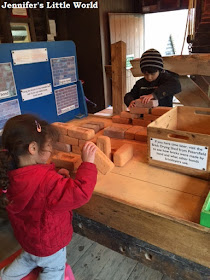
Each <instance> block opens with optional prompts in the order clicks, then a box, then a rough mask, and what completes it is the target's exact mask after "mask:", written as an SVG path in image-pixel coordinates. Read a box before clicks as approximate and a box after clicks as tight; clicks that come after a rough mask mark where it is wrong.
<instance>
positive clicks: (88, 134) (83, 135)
mask: <svg viewBox="0 0 210 280" xmlns="http://www.w3.org/2000/svg"><path fill="white" fill-rule="evenodd" d="M68 136H70V137H73V138H77V139H83V140H90V139H92V138H93V137H94V136H95V131H94V130H93V129H88V128H84V127H78V126H74V127H70V128H69V129H68Z"/></svg>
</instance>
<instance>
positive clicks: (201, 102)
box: [175, 76, 210, 108]
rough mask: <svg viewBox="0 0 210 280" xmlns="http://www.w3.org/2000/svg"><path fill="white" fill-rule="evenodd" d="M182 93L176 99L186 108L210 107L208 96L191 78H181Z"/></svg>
mask: <svg viewBox="0 0 210 280" xmlns="http://www.w3.org/2000/svg"><path fill="white" fill-rule="evenodd" d="M179 80H180V82H181V87H182V91H181V92H180V93H178V94H176V95H175V96H176V98H177V99H178V100H179V101H180V102H181V103H182V104H183V105H185V106H196V107H206V108H209V107H210V99H209V97H208V95H207V94H206V93H205V92H203V90H202V89H201V88H200V87H199V86H198V85H197V84H196V83H195V82H194V81H193V80H192V79H190V78H189V77H187V76H186V77H185V76H181V77H180V78H179Z"/></svg>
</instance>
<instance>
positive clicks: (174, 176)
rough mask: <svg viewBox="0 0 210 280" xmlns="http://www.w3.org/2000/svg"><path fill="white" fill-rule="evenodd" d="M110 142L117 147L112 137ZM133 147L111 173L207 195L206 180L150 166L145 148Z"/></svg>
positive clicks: (190, 192)
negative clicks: (132, 152) (121, 165)
mask: <svg viewBox="0 0 210 280" xmlns="http://www.w3.org/2000/svg"><path fill="white" fill-rule="evenodd" d="M111 142H112V147H113V149H117V147H116V145H115V144H114V143H113V139H112V140H111ZM130 142H132V141H130ZM133 142H134V141H133ZM121 145H122V144H121ZM133 147H134V157H133V159H132V160H130V161H129V162H128V163H127V164H126V165H125V166H123V167H121V168H118V167H115V168H114V169H113V170H112V172H111V173H115V174H119V175H122V176H125V177H129V178H133V179H138V180H140V181H142V182H150V183H152V184H154V185H155V186H157V188H159V186H162V187H165V189H166V191H167V190H168V189H172V190H174V191H178V192H179V191H180V192H183V193H187V194H190V195H195V196H199V197H202V198H205V197H206V196H207V193H208V189H209V183H208V181H205V180H201V179H198V178H194V177H189V176H186V175H183V174H180V173H177V172H172V171H169V170H167V169H164V170H163V169H159V168H156V167H152V166H150V165H148V163H147V152H146V151H145V149H144V148H142V147H141V146H140V145H138V144H136V145H133ZM145 148H146V144H145ZM139 170H141V172H139ZM151 174H152V176H151ZM163 178H164V179H163ZM139 200H140V198H139ZM198 216H199V212H198V213H197V217H198Z"/></svg>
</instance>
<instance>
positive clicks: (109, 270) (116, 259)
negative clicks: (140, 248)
mask: <svg viewBox="0 0 210 280" xmlns="http://www.w3.org/2000/svg"><path fill="white" fill-rule="evenodd" d="M110 253H111V254H110V257H109V260H108V261H107V262H106V263H105V265H104V267H103V269H102V270H101V271H100V273H99V274H98V275H95V277H94V280H104V279H114V280H128V277H129V276H130V274H131V273H132V271H133V270H134V268H135V266H136V265H137V261H134V260H132V259H130V258H127V257H125V256H122V255H121V254H119V253H116V252H114V251H111V252H110Z"/></svg>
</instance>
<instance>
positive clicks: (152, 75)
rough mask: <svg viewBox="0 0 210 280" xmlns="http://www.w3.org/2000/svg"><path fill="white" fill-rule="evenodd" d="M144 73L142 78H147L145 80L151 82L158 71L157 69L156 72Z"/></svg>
mask: <svg viewBox="0 0 210 280" xmlns="http://www.w3.org/2000/svg"><path fill="white" fill-rule="evenodd" d="M143 74H144V78H145V80H147V82H150V83H151V82H153V81H155V80H156V79H157V77H158V76H159V74H160V72H159V71H157V72H154V73H152V74H151V73H148V72H145V73H143Z"/></svg>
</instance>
